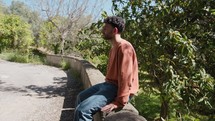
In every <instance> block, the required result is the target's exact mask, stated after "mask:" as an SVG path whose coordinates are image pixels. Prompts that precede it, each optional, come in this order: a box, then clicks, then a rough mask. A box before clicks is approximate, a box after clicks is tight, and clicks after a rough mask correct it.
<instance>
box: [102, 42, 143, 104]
mask: <svg viewBox="0 0 215 121" xmlns="http://www.w3.org/2000/svg"><path fill="white" fill-rule="evenodd" d="M106 81H107V82H110V83H113V84H116V85H117V86H118V93H117V97H116V99H115V101H114V102H113V103H114V104H116V105H117V106H119V107H123V106H124V105H125V104H126V103H127V102H128V100H129V96H130V95H133V94H135V93H137V91H138V89H139V81H138V63H137V56H136V53H135V50H134V48H133V46H132V45H131V44H130V43H129V42H128V41H126V40H123V41H120V42H119V43H117V45H116V46H114V47H112V48H111V50H110V53H109V60H108V67H107V73H106Z"/></svg>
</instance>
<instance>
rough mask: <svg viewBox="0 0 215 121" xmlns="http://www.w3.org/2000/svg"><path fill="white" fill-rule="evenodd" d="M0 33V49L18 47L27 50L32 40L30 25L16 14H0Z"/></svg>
mask: <svg viewBox="0 0 215 121" xmlns="http://www.w3.org/2000/svg"><path fill="white" fill-rule="evenodd" d="M0 34H1V36H0V50H3V49H20V50H23V51H27V50H28V47H29V46H30V45H31V44H32V42H33V41H32V40H33V37H32V31H31V30H30V25H29V24H28V23H26V22H25V21H23V20H21V18H20V17H19V16H16V15H1V17H0Z"/></svg>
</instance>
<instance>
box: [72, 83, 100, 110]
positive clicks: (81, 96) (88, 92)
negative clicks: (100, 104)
mask: <svg viewBox="0 0 215 121" xmlns="http://www.w3.org/2000/svg"><path fill="white" fill-rule="evenodd" d="M102 84H103V83H100V84H96V85H94V86H92V87H90V88H88V89H85V90H83V91H81V92H80V93H79V94H78V95H77V99H76V102H75V107H77V106H78V104H79V103H80V102H82V101H83V100H85V99H87V98H88V97H90V96H92V95H93V94H95V93H97V92H98V91H99V90H100V87H101V86H102Z"/></svg>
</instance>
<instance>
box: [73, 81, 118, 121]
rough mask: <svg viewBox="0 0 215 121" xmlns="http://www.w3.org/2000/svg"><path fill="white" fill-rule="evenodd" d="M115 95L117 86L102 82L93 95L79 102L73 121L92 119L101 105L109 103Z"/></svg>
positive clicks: (88, 120)
mask: <svg viewBox="0 0 215 121" xmlns="http://www.w3.org/2000/svg"><path fill="white" fill-rule="evenodd" d="M116 95H117V87H116V86H115V85H113V84H109V83H103V84H102V86H100V89H99V91H98V92H97V93H95V94H94V95H92V96H90V97H88V98H87V99H85V100H83V101H82V102H80V103H79V105H78V106H77V107H76V110H75V117H74V121H92V119H93V115H94V114H95V113H96V112H98V111H99V110H100V109H101V107H103V106H105V105H107V104H109V103H110V102H112V101H113V100H114V98H115V97H116Z"/></svg>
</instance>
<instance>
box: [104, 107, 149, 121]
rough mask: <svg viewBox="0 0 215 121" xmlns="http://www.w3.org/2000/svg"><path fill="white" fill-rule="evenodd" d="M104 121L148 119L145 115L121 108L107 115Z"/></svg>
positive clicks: (143, 120) (141, 120)
mask: <svg viewBox="0 0 215 121" xmlns="http://www.w3.org/2000/svg"><path fill="white" fill-rule="evenodd" d="M104 121H147V120H146V119H145V118H144V117H142V116H140V115H137V114H136V113H135V112H131V111H126V110H121V111H119V112H111V113H110V114H108V115H107V116H106V118H105V119H104Z"/></svg>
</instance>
